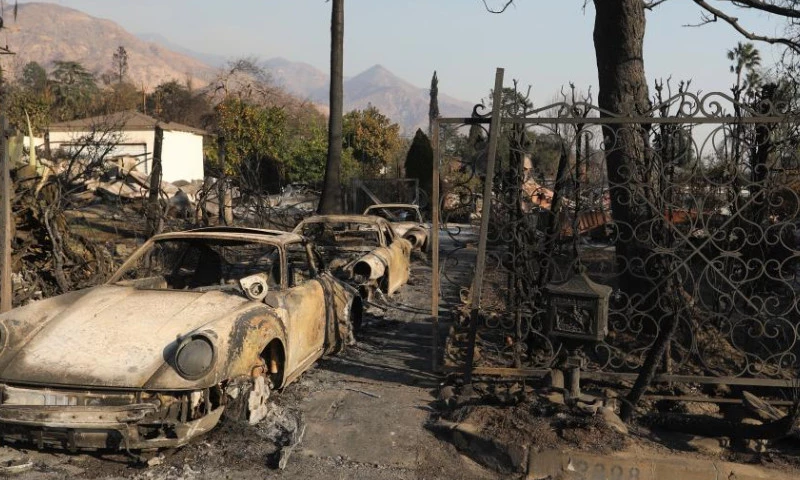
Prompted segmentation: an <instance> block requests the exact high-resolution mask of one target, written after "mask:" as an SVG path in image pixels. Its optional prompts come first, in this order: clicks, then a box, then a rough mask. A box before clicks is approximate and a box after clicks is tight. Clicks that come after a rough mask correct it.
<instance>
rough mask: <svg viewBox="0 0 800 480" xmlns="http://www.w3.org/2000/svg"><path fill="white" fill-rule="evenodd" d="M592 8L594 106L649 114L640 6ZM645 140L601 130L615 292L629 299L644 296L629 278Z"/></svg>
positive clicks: (635, 0) (641, 217)
mask: <svg viewBox="0 0 800 480" xmlns="http://www.w3.org/2000/svg"><path fill="white" fill-rule="evenodd" d="M594 5H595V10H596V12H595V24H594V45H595V55H596V58H597V75H598V83H599V86H600V91H599V95H598V106H599V107H600V108H601V109H603V110H606V111H608V112H611V113H613V114H617V115H622V116H629V117H634V116H641V115H642V114H644V112H646V111H648V110H649V108H650V101H649V96H648V90H647V79H646V77H645V73H644V59H643V57H642V46H643V43H644V32H645V14H644V6H643V4H642V1H641V0H594ZM603 116H608V115H607V114H603ZM645 135H646V134H644V133H643V132H642V128H640V126H639V125H635V124H609V125H604V126H603V136H604V138H605V139H606V140H605V141H606V168H607V173H608V182H609V187H610V194H611V214H612V216H613V218H614V221H615V223H616V225H617V228H618V237H617V241H616V249H617V264H618V268H619V272H620V274H621V276H620V281H621V284H620V287H621V288H622V290H623V291H625V292H626V293H629V294H632V293H643V292H646V290H645V289H646V288H647V287H648V285H643V282H642V279H641V278H636V276H635V275H634V272H635V266H636V265H638V264H639V261H640V260H642V259H643V258H645V257H644V255H645V254H646V251H645V250H646V247H645V246H643V245H640V244H639V242H638V241H637V239H636V236H635V235H634V231H635V229H636V227H637V226H638V225H640V224H641V223H643V222H646V221H649V220H652V212H650V211H649V210H650V209H649V208H647V207H646V206H645V205H643V203H644V202H642V201H641V199H642V198H644V195H647V191H646V190H647V189H648V188H647V187H648V186H647V185H646V184H644V182H643V180H644V179H643V178H641V177H642V173H641V172H642V170H643V169H645V168H647V165H644V163H645V161H646V152H645V147H646V141H647V139H646V137H645ZM644 283H646V282H644Z"/></svg>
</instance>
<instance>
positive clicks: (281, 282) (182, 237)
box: [106, 232, 316, 291]
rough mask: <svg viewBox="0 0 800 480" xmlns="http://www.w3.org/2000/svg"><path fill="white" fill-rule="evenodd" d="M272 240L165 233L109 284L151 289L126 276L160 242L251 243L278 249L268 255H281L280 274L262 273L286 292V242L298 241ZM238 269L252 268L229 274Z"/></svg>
mask: <svg viewBox="0 0 800 480" xmlns="http://www.w3.org/2000/svg"><path fill="white" fill-rule="evenodd" d="M265 240H266V241H265ZM269 240H272V239H270V238H269V237H262V236H261V235H243V234H241V233H235V232H231V233H228V232H225V233H214V234H213V235H211V234H208V233H191V232H186V233H182V234H164V235H161V236H157V237H153V238H151V239H150V240H148V241H147V242H146V243H145V244H143V245H142V246H141V247H140V248H139V249H137V250H136V251H135V252H134V253H133V254H132V255H131V256H130V257H129V258H128V259H127V260H126V261H125V262H123V264H122V265H121V266H120V267H119V268H118V269H117V271H116V272H115V273H114V274H113V275H112V276H111V277H110V278H109V279H108V281H107V282H106V284H109V285H117V286H120V285H123V286H124V285H128V286H134V287H136V288H143V289H147V288H148V286H147V285H144V286H140V285H137V284H136V282H137V280H139V281H140V280H143V279H131V280H126V279H125V278H124V277H125V275H126V274H128V273H129V272H131V271H132V270H133V269H134V268H135V267H136V266H137V264H138V263H139V262H140V261H141V260H142V259H143V257H144V256H145V255H149V254H151V252H153V251H154V248H156V246H157V245H158V244H159V243H167V242H186V243H187V245H188V244H192V243H194V244H195V245H204V246H206V247H207V246H208V245H216V246H217V248H222V247H221V246H222V245H224V244H228V245H225V248H230V247H234V246H235V245H236V244H241V245H243V246H246V245H248V244H251V245H262V246H263V247H264V249H265V250H267V249H269V248H270V247H272V249H274V251H273V252H267V253H268V254H269V255H274V254H277V256H276V258H275V259H274V260H272V262H273V263H272V267H271V268H272V269H274V268H276V265H277V270H278V272H277V274H275V272H273V271H270V272H266V271H259V273H265V274H266V275H267V279H268V281H271V284H272V285H273V288H279V289H281V290H283V289H285V288H286V275H285V270H286V253H285V244H286V243H295V242H294V241H290V242H279V241H274V240H273V241H269ZM297 243H301V244H303V245H305V243H306V242H305V241H304V240H297ZM184 255H185V252H184ZM309 262H311V260H309ZM237 268H239V269H242V270H246V268H248V267H240V266H237V265H233V266H231V265H228V272H230V271H232V270H235V269H237ZM312 268H313V269H315V270H316V266H315V265H313V264H312ZM159 275H161V274H158V275H156V276H159ZM246 276H247V275H243V276H242V277H239V278H238V279H241V278H244V277H246ZM227 280H228V281H229V282H233V281H234V279H233V278H229V279H227ZM236 283H238V282H236ZM231 284H232V283H231ZM151 288H152V289H155V290H158V291H192V290H186V289H185V288H165V287H161V288H157V287H151ZM195 290H197V289H195Z"/></svg>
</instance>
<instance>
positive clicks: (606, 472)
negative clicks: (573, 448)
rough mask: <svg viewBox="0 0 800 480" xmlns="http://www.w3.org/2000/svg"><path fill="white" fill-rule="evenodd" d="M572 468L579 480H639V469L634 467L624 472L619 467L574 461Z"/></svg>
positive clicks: (623, 469)
mask: <svg viewBox="0 0 800 480" xmlns="http://www.w3.org/2000/svg"><path fill="white" fill-rule="evenodd" d="M574 466H575V472H576V473H578V474H579V475H580V478H581V480H640V478H639V469H638V468H636V467H630V468H628V469H627V471H626V469H625V468H623V467H621V466H620V465H611V466H610V467H607V466H606V465H605V464H604V463H595V464H590V463H588V462H586V461H583V460H578V461H576V462H575V464H574Z"/></svg>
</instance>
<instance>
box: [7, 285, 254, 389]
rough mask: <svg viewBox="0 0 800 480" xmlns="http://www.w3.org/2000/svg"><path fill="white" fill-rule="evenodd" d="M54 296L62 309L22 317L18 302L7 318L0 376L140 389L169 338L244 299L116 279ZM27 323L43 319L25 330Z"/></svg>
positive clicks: (160, 363)
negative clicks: (71, 295) (68, 296)
mask: <svg viewBox="0 0 800 480" xmlns="http://www.w3.org/2000/svg"><path fill="white" fill-rule="evenodd" d="M82 293H83V292H82ZM53 300H54V303H53V307H54V308H56V309H60V311H58V312H57V313H55V314H53V315H52V316H51V317H49V318H47V319H45V320H42V318H41V317H39V318H30V319H28V318H24V317H25V312H26V309H25V308H23V309H20V310H19V312H18V314H17V315H15V316H14V317H11V318H10V319H6V321H5V322H4V324H5V327H4V328H5V329H6V330H8V335H9V339H7V340H8V341H7V342H6V344H5V347H4V348H3V350H2V351H0V380H2V381H7V382H20V383H39V384H50V385H70V386H102V387H122V388H141V387H143V386H144V385H145V383H146V382H147V381H148V379H150V378H151V377H152V376H153V375H154V374H155V373H156V371H157V370H158V369H159V368H160V367H162V366H163V365H164V363H165V362H166V360H167V356H168V351H169V350H170V345H171V344H174V342H175V341H176V339H177V338H178V337H179V336H181V335H186V334H187V333H189V332H191V331H193V330H196V329H197V328H199V327H202V326H203V325H205V324H207V323H209V322H211V321H214V320H216V319H219V318H220V317H223V316H226V315H229V314H232V313H234V312H236V311H237V310H240V309H241V307H243V306H245V304H247V303H249V301H248V300H247V299H246V298H244V297H240V296H238V295H232V294H226V293H222V292H218V291H215V292H206V293H200V292H190V291H169V290H138V289H135V288H133V287H124V286H114V285H103V286H99V287H95V288H91V289H88V290H86V291H85V293H83V294H82V295H76V296H75V299H74V301H72V302H70V303H65V302H64V301H60V302H59V303H55V301H58V300H59V299H58V298H56V299H53ZM48 301H49V300H44V301H42V302H37V303H40V304H43V303H47V302H48ZM42 307H46V305H39V306H38V308H36V309H34V310H32V311H31V313H40V312H42V311H43V308H42ZM12 312H14V311H12ZM6 317H8V316H6ZM29 322H31V323H37V322H39V323H40V324H41V325H40V326H39V328H33V329H31V328H27V329H26V328H25V327H24V326H25V324H26V323H29ZM15 325H18V326H20V328H18V329H15ZM25 330H28V331H27V332H26V331H25Z"/></svg>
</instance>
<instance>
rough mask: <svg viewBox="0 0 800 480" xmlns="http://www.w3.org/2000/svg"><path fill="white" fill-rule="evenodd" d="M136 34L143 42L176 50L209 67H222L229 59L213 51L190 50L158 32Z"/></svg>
mask: <svg viewBox="0 0 800 480" xmlns="http://www.w3.org/2000/svg"><path fill="white" fill-rule="evenodd" d="M136 36H137V37H139V39H140V40H144V41H145V42H149V43H157V44H158V45H161V46H162V47H166V48H168V49H170V50H172V51H173V52H178V53H181V54H183V55H186V56H187V57H192V58H195V59H197V60H200V61H201V62H203V63H205V64H206V65H209V66H211V67H216V68H219V67H224V66H225V64H227V63H228V60H230V58H228V57H226V56H224V55H214V54H213V53H202V52H196V51H194V50H191V49H189V48H186V47H184V46H182V45H178V44H177V43H174V42H172V41H170V40H169V39H167V37H165V36H164V35H161V34H160V33H137V34H136Z"/></svg>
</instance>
